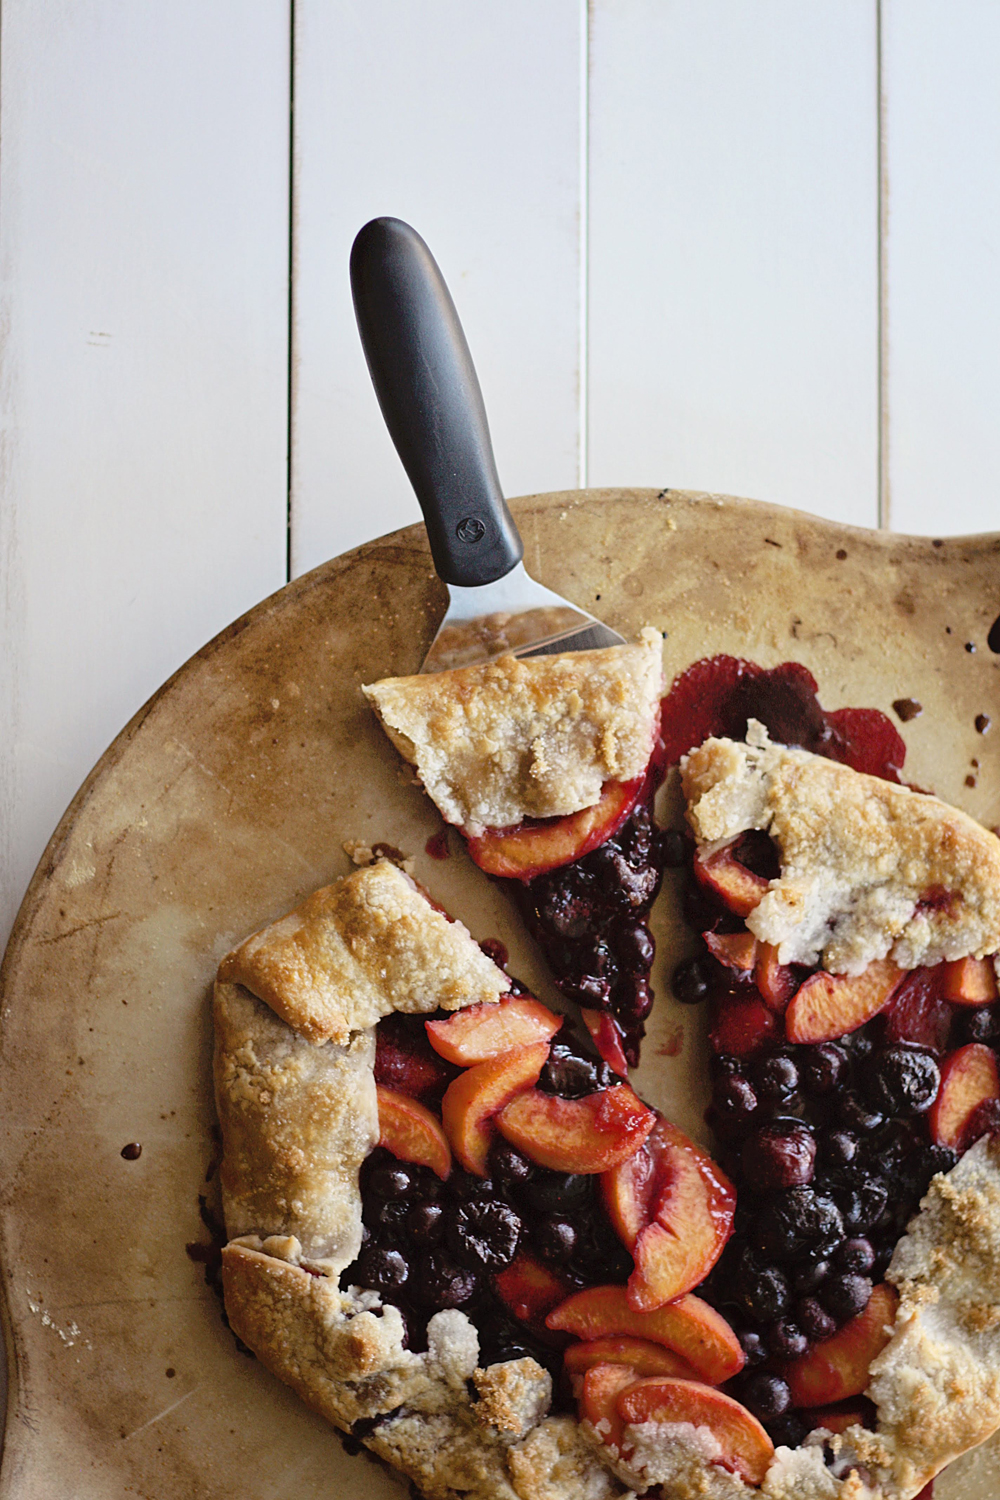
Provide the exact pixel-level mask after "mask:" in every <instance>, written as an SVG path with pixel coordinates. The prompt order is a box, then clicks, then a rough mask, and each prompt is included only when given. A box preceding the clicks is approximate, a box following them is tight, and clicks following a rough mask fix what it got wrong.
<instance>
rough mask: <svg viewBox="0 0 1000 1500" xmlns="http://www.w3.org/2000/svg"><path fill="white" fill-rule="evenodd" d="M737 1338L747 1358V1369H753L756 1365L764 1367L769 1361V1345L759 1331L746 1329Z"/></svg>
mask: <svg viewBox="0 0 1000 1500" xmlns="http://www.w3.org/2000/svg"><path fill="white" fill-rule="evenodd" d="M737 1337H738V1338H739V1341H740V1346H741V1348H742V1350H743V1354H744V1356H745V1358H746V1364H747V1368H749V1369H753V1367H754V1366H755V1365H762V1364H763V1363H764V1361H765V1360H766V1359H767V1345H766V1344H765V1343H764V1340H763V1339H762V1338H761V1336H760V1334H759V1333H758V1332H757V1330H756V1329H755V1328H744V1329H743V1330H742V1331H741V1332H740V1333H739V1334H738V1335H737Z"/></svg>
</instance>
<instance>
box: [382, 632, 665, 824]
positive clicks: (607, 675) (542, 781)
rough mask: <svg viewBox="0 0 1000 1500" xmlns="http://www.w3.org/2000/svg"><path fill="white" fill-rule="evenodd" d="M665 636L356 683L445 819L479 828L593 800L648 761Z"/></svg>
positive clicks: (556, 811) (638, 772)
mask: <svg viewBox="0 0 1000 1500" xmlns="http://www.w3.org/2000/svg"><path fill="white" fill-rule="evenodd" d="M662 649H663V642H662V638H661V636H660V634H659V632H658V631H656V630H651V629H649V628H647V629H645V630H643V631H641V632H640V635H639V638H638V640H637V641H636V642H635V643H634V644H633V645H628V646H610V647H606V648H605V649H603V650H600V651H567V652H562V653H559V654H557V655H553V656H537V657H530V658H528V659H527V660H524V661H519V660H517V658H515V657H513V656H502V657H498V658H496V659H494V660H493V661H488V662H484V663H482V664H480V665H478V666H474V667H462V668H459V669H457V670H454V671H450V672H432V673H428V674H426V675H421V676H416V677H386V678H384V679H383V680H382V681H381V682H376V683H372V684H370V685H369V686H368V687H365V688H363V689H362V691H363V692H364V694H365V696H366V697H367V698H368V701H369V702H370V703H371V705H372V707H373V708H374V710H375V712H376V713H377V714H378V716H379V719H380V721H381V723H382V727H383V728H384V729H385V731H386V733H387V734H388V736H389V738H390V739H391V740H392V742H393V744H394V745H395V746H396V748H397V750H399V752H400V754H401V755H402V756H403V757H404V759H406V760H408V761H409V762H410V764H411V765H413V766H415V767H416V769H417V773H418V775H419V776H420V779H421V781H422V782H423V784H424V787H425V788H426V790H427V793H428V795H429V796H430V797H431V799H432V801H433V802H434V803H435V804H436V806H437V807H438V809H439V811H440V812H441V815H442V817H443V818H444V820H445V822H447V823H457V824H459V825H461V826H463V827H464V828H465V829H466V831H467V832H469V833H470V834H473V835H476V834H480V833H482V832H483V830H484V829H486V828H505V827H509V826H510V825H511V824H514V823H519V822H520V821H521V820H522V819H523V818H526V817H534V818H550V817H556V816H563V815H565V814H567V813H574V812H579V811H580V809H581V808H584V807H592V806H593V805H594V803H595V802H597V800H598V798H599V797H600V795H601V787H602V785H603V784H604V782H605V781H630V780H631V779H632V778H633V777H636V776H639V775H641V774H642V772H643V771H644V770H645V768H646V764H647V762H648V760H649V757H650V753H651V751H652V747H653V733H654V726H655V723H656V716H657V712H658V709H659V699H660V693H661V691H662V686H663V665H662Z"/></svg>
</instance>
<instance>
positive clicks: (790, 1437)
mask: <svg viewBox="0 0 1000 1500" xmlns="http://www.w3.org/2000/svg"><path fill="white" fill-rule="evenodd" d="M766 1425H767V1435H768V1437H769V1438H770V1439H771V1442H772V1443H773V1444H774V1446H775V1447H776V1448H778V1447H781V1448H798V1447H799V1445H800V1444H801V1443H803V1442H804V1441H805V1439H806V1435H807V1434H808V1431H809V1428H808V1427H807V1426H806V1424H805V1422H803V1420H802V1418H801V1417H800V1416H799V1414H798V1412H797V1411H789V1412H786V1413H785V1415H784V1416H783V1417H776V1418H774V1420H773V1421H770V1422H768V1423H767V1424H766Z"/></svg>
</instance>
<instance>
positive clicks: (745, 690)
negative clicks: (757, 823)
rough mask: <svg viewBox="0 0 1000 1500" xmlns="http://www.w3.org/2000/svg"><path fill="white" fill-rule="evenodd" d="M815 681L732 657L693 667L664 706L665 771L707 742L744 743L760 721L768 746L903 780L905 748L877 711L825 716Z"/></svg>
mask: <svg viewBox="0 0 1000 1500" xmlns="http://www.w3.org/2000/svg"><path fill="white" fill-rule="evenodd" d="M816 695H817V683H816V679H815V677H813V675H812V673H811V672H810V671H808V669H807V668H806V667H803V666H802V665H801V664H800V663H798V662H792V661H790V662H783V663H782V664H781V666H779V667H773V668H771V669H767V668H764V667H759V666H757V664H756V663H755V662H752V661H743V660H741V659H739V658H738V657H735V656H713V657H710V658H706V659H705V660H704V661H697V662H695V663H694V665H693V666H690V667H688V669H687V671H686V672H681V673H680V675H679V676H678V677H676V678H675V679H674V682H673V685H672V687H671V689H670V691H669V693H668V694H667V696H666V697H665V698H664V700H663V717H662V728H661V733H662V736H663V742H664V746H665V751H666V761H667V764H668V765H673V764H674V762H675V761H678V760H680V758H681V756H682V755H686V754H687V752H688V751H689V750H693V749H694V747H695V745H700V744H701V742H702V741H703V740H705V739H707V738H708V737H709V736H710V735H720V736H728V737H729V738H730V739H737V740H741V739H743V738H744V737H745V735H746V732H747V720H748V719H759V720H760V722H761V723H762V724H764V725H765V727H766V728H767V731H768V733H769V734H770V736H771V738H772V739H774V740H777V741H779V742H780V743H781V744H783V745H800V746H801V747H802V748H803V749H804V750H811V751H813V752H814V753H815V754H817V755H825V756H826V757H827V758H828V759H829V760H836V761H840V762H841V764H842V765H846V766H850V767H851V769H852V770H855V771H864V772H867V774H868V775H870V776H881V777H882V779H883V780H885V781H895V782H898V781H899V780H900V774H899V773H900V771H901V769H902V765H903V761H904V759H905V758H906V745H905V744H904V742H903V740H902V739H901V738H900V736H899V734H898V733H897V732H896V730H895V729H894V728H893V726H892V723H891V722H890V720H889V719H888V718H887V717H886V715H885V714H884V713H882V712H880V710H879V709H876V708H838V709H834V710H832V711H829V710H827V709H825V708H823V707H821V705H820V702H819V699H818V698H817V696H816Z"/></svg>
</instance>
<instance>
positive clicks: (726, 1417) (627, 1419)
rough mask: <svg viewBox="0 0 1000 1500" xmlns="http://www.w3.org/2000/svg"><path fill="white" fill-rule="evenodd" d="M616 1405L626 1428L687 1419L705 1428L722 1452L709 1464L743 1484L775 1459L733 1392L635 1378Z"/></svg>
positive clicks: (682, 1382)
mask: <svg viewBox="0 0 1000 1500" xmlns="http://www.w3.org/2000/svg"><path fill="white" fill-rule="evenodd" d="M617 1407H618V1416H619V1418H620V1419H621V1421H622V1422H623V1423H624V1424H625V1425H626V1426H634V1425H638V1424H639V1423H640V1422H690V1423H691V1424H692V1425H693V1426H694V1427H707V1428H708V1430H709V1431H710V1432H711V1434H712V1436H713V1437H714V1438H716V1439H717V1440H718V1443H719V1445H720V1447H721V1448H722V1456H721V1457H720V1458H716V1459H713V1460H712V1462H713V1463H717V1464H721V1465H722V1467H723V1468H726V1469H729V1470H731V1471H732V1472H733V1473H735V1474H739V1476H740V1478H741V1479H745V1480H746V1481H747V1483H748V1484H761V1483H762V1482H763V1479H764V1475H765V1474H766V1473H767V1471H768V1467H769V1466H770V1463H771V1459H772V1458H773V1457H774V1444H773V1443H772V1442H771V1439H770V1438H769V1437H768V1435H767V1433H766V1432H765V1431H764V1429H763V1427H762V1426H761V1424H760V1423H759V1422H758V1421H757V1418H756V1417H755V1416H752V1415H751V1413H750V1412H748V1411H747V1409H746V1407H745V1406H741V1405H740V1403H739V1402H738V1401H734V1400H733V1398H732V1396H727V1395H725V1394H724V1393H723V1392H722V1391H716V1390H713V1389H712V1387H711V1386H710V1385H702V1384H701V1382H700V1381H697V1380H676V1379H669V1378H668V1379H665V1378H664V1377H662V1376H657V1375H654V1376H652V1377H651V1378H650V1379H648V1380H637V1381H636V1382H635V1384H634V1385H630V1386H626V1388H625V1390H623V1391H622V1393H621V1395H620V1396H619V1397H618V1401H617ZM619 1446H620V1444H619Z"/></svg>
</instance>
